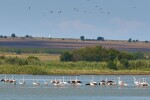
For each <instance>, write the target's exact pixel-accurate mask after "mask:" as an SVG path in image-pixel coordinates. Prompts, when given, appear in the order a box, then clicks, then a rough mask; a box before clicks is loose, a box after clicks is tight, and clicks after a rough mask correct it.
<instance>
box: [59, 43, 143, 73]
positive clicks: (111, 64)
mask: <svg viewBox="0 0 150 100" xmlns="http://www.w3.org/2000/svg"><path fill="white" fill-rule="evenodd" d="M144 58H145V57H144V54H143V53H142V52H135V53H128V52H120V51H118V50H115V49H113V48H109V49H106V48H103V47H102V46H96V47H86V48H81V49H77V50H74V51H72V52H71V51H65V52H63V53H61V56H60V60H61V61H66V62H68V61H72V62H78V61H88V62H107V66H108V68H110V69H114V70H116V69H118V68H117V66H120V67H122V68H128V67H129V61H130V60H137V59H144Z"/></svg>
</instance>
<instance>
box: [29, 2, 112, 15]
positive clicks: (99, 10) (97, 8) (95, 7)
mask: <svg viewBox="0 0 150 100" xmlns="http://www.w3.org/2000/svg"><path fill="white" fill-rule="evenodd" d="M86 2H87V3H89V4H93V5H91V8H90V10H87V9H86V8H85V9H82V8H80V7H74V8H70V9H72V11H73V12H74V13H78V14H83V13H84V14H92V12H94V11H93V10H95V11H97V12H96V13H98V14H99V15H102V14H103V15H104V14H106V15H109V14H110V11H108V10H106V9H104V8H102V7H101V6H99V5H98V3H97V2H96V1H94V0H86ZM85 5H87V4H85ZM28 9H29V10H32V7H31V6H28ZM55 9H56V8H55ZM88 9H89V8H88ZM92 9H93V10H92ZM63 13H65V11H63V10H61V9H60V10H49V11H44V12H42V15H43V16H47V15H49V14H63Z"/></svg>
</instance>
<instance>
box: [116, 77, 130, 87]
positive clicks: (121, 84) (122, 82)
mask: <svg viewBox="0 0 150 100" xmlns="http://www.w3.org/2000/svg"><path fill="white" fill-rule="evenodd" d="M118 85H119V86H128V84H126V83H125V82H124V81H121V80H120V77H118Z"/></svg>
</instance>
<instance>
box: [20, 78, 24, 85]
mask: <svg viewBox="0 0 150 100" xmlns="http://www.w3.org/2000/svg"><path fill="white" fill-rule="evenodd" d="M19 84H20V85H25V81H24V76H23V79H22V80H19Z"/></svg>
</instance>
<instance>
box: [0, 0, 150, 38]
mask: <svg viewBox="0 0 150 100" xmlns="http://www.w3.org/2000/svg"><path fill="white" fill-rule="evenodd" d="M149 5H150V0H0V35H7V36H10V35H11V34H12V33H15V34H16V35H17V36H25V35H27V34H28V35H32V36H34V37H38V36H40V37H48V36H49V35H50V36H51V37H52V38H80V36H82V35H83V36H85V38H90V39H96V38H97V37H98V36H103V37H105V38H106V39H115V40H128V39H129V38H132V39H139V40H150V12H149V10H150V6H149Z"/></svg>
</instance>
